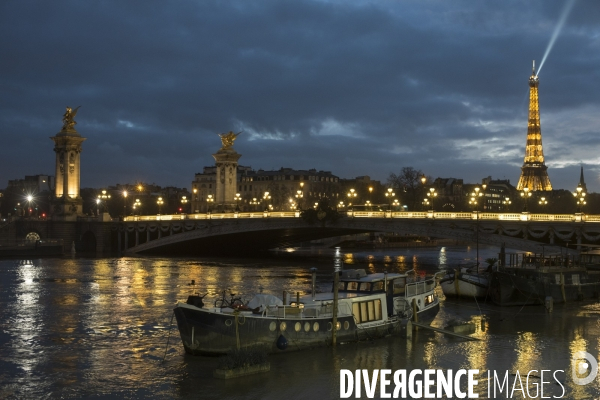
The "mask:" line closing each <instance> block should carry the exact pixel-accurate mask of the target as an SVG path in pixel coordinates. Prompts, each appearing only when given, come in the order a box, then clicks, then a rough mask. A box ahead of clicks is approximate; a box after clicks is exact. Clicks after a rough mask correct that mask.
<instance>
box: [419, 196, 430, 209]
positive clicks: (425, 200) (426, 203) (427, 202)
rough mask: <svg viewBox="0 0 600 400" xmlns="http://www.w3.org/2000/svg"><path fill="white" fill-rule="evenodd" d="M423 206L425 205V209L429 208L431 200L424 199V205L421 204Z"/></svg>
mask: <svg viewBox="0 0 600 400" xmlns="http://www.w3.org/2000/svg"><path fill="white" fill-rule="evenodd" d="M421 204H423V208H429V199H427V198H425V199H423V203H421Z"/></svg>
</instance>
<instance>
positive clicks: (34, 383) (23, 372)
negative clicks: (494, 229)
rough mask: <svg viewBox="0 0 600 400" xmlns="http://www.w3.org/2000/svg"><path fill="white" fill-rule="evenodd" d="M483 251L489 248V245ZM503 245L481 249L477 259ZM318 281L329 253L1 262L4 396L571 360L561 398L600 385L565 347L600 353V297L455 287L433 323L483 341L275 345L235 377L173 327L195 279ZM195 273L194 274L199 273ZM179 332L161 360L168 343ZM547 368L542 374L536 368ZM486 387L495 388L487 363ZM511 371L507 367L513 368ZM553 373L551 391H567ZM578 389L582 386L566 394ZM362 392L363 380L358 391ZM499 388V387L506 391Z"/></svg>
mask: <svg viewBox="0 0 600 400" xmlns="http://www.w3.org/2000/svg"><path fill="white" fill-rule="evenodd" d="M464 250H465V249H464V248H462V251H461V249H460V248H445V249H444V251H441V249H440V248H432V249H417V250H414V249H399V250H369V251H357V252H353V253H346V252H343V251H342V252H341V257H342V258H343V259H344V261H345V264H346V268H354V267H363V268H364V267H366V268H368V269H370V270H373V271H383V270H388V271H389V272H394V271H402V270H406V269H413V268H417V269H419V268H423V269H429V270H431V271H435V270H437V268H438V266H437V265H438V263H440V262H442V261H443V260H445V261H444V263H445V264H446V265H455V264H459V263H464V262H465V260H466V261H467V262H468V261H469V260H472V259H473V254H472V253H473V251H471V250H469V251H467V252H465V251H464ZM486 251H487V253H486ZM494 255H495V249H487V250H486V249H485V248H484V249H482V248H480V256H481V257H482V259H485V258H487V257H493V256H494ZM315 264H316V266H317V267H318V269H319V272H318V288H319V290H328V289H329V287H330V283H329V279H330V277H331V272H332V262H324V263H318V262H315V263H307V262H305V261H298V260H295V259H294V260H288V259H285V260H282V259H271V260H260V261H259V260H250V261H242V260H226V259H202V260H197V259H166V258H120V259H74V260H71V259H48V260H34V261H33V262H32V263H26V262H19V261H13V260H4V261H0V398H6V397H8V398H10V397H15V398H37V397H41V398H44V397H51V398H55V397H61V396H62V397H66V398H69V397H71V398H82V397H92V398H122V397H135V398H146V397H156V398H203V399H223V398H225V399H228V398H230V399H254V398H261V399H270V398H272V399H281V398H289V399H296V398H307V397H311V396H312V397H315V398H325V399H327V398H338V397H339V370H340V368H346V369H351V370H354V369H369V370H373V369H381V368H389V369H392V370H395V369H413V368H421V369H425V368H441V369H449V368H451V369H453V370H456V369H461V368H465V369H470V368H476V369H480V372H481V373H482V374H485V373H486V372H487V371H488V370H496V371H498V373H502V374H504V372H506V371H509V372H510V373H511V374H513V373H515V372H516V371H517V370H519V371H521V373H523V371H525V373H526V372H527V371H529V370H532V369H538V370H540V369H563V370H566V371H567V374H566V375H565V374H563V375H562V380H563V382H565V383H564V384H565V386H566V388H567V396H566V397H565V398H585V397H588V396H598V394H599V393H600V390H599V386H598V383H597V380H596V381H594V382H593V383H592V384H590V385H588V386H585V387H579V386H576V385H573V384H572V382H571V380H570V358H571V355H572V354H574V353H575V352H576V351H580V350H585V351H588V352H590V353H592V354H593V355H594V356H598V355H599V350H598V349H599V348H600V347H599V342H600V325H599V324H598V315H599V313H600V307H599V306H598V305H586V306H582V305H580V304H570V305H567V306H560V305H555V311H554V313H552V314H547V313H545V311H544V309H543V307H535V306H534V307H524V308H521V307H515V308H498V307H494V306H492V305H490V304H487V303H485V302H481V303H479V304H476V303H474V302H466V301H465V302H456V301H451V300H447V301H445V302H443V303H442V309H441V311H440V313H439V314H438V317H437V318H436V320H435V321H434V323H433V325H435V326H438V327H446V326H448V325H454V324H457V323H467V322H468V323H471V324H472V325H473V327H474V328H473V329H474V331H475V333H474V334H473V335H474V336H476V337H479V338H481V339H482V340H481V341H476V342H471V341H470V342H467V341H464V340H461V339H458V338H453V337H446V336H443V335H440V334H437V333H433V332H430V331H427V330H423V329H420V330H418V331H417V332H415V334H414V336H413V339H412V340H410V341H406V340H403V339H400V338H398V337H391V338H385V339H382V340H378V341H372V342H363V343H359V344H347V345H342V346H339V347H337V348H335V349H332V348H324V349H323V348H321V349H314V350H310V351H306V352H302V353H289V354H280V355H273V356H270V362H271V365H272V369H271V372H269V373H267V374H262V375H256V376H249V377H244V378H239V379H238V380H236V381H235V382H234V383H230V382H227V384H224V383H223V381H218V380H215V379H213V378H212V372H213V370H214V369H215V368H216V366H217V365H218V360H217V359H215V358H206V357H191V356H187V355H185V354H184V352H183V348H182V346H181V342H180V339H179V336H178V332H177V330H176V328H175V326H174V325H173V326H171V325H170V322H171V316H172V311H171V310H172V308H173V306H174V305H175V304H176V302H177V301H178V300H185V298H186V297H187V295H188V294H190V293H192V292H199V293H202V294H204V293H208V295H207V297H206V298H205V302H206V303H208V304H211V303H213V302H214V301H215V300H216V299H217V298H219V297H220V295H221V292H222V290H223V289H228V290H231V291H233V292H234V293H236V294H239V295H241V296H242V297H244V298H246V299H249V297H250V296H251V294H252V293H253V292H255V291H256V289H257V288H258V287H259V286H262V288H263V290H264V292H270V293H275V294H277V295H280V293H281V291H283V290H286V291H288V292H295V291H300V292H301V293H307V292H308V291H309V290H310V289H309V288H310V280H311V277H310V272H309V271H308V269H309V268H310V267H311V266H315ZM192 279H193V280H195V284H194V285H191V281H192ZM169 334H170V338H169V341H170V345H169V347H168V349H167V356H166V361H165V363H161V361H162V359H163V356H164V355H165V345H166V342H167V338H168V337H169ZM538 376H539V374H538ZM480 378H481V385H480V386H478V389H479V393H480V398H486V397H487V393H486V392H485V388H487V386H486V385H487V383H486V381H485V375H480ZM511 379H512V375H511ZM558 389H560V388H559V387H558V386H557V385H554V386H552V387H549V388H548V392H545V394H546V395H548V393H550V395H552V394H560V391H558V392H556V391H557V390H558ZM571 395H572V396H576V397H571ZM363 396H364V392H363ZM500 398H501V397H500Z"/></svg>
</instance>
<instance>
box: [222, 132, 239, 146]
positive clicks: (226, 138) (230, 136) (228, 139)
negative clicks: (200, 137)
mask: <svg viewBox="0 0 600 400" xmlns="http://www.w3.org/2000/svg"><path fill="white" fill-rule="evenodd" d="M240 133H242V132H238V133H233V132H232V131H229V133H219V134H218V135H219V137H220V138H221V143H222V144H223V147H221V150H227V149H230V148H231V147H233V142H235V139H237V137H238V135H239V134H240Z"/></svg>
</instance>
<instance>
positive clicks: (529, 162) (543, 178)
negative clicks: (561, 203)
mask: <svg viewBox="0 0 600 400" xmlns="http://www.w3.org/2000/svg"><path fill="white" fill-rule="evenodd" d="M539 83H540V80H539V78H538V77H537V76H536V74H535V61H534V62H533V72H532V73H531V76H530V77H529V122H528V124H527V145H526V146H525V160H524V162H523V166H522V167H521V178H519V183H518V184H517V190H523V189H524V188H528V189H529V190H530V191H536V190H539V191H547V190H552V184H551V183H550V178H549V177H548V167H546V164H544V150H543V149H542V129H541V128H540V106H539V103H538V85H539Z"/></svg>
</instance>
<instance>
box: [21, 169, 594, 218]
mask: <svg viewBox="0 0 600 400" xmlns="http://www.w3.org/2000/svg"><path fill="white" fill-rule="evenodd" d="M425 182H426V178H425V176H422V177H421V183H422V184H423V185H424V184H425ZM486 187H487V185H485V184H483V185H481V188H479V187H475V188H474V191H473V192H471V194H470V196H469V205H471V206H473V207H474V208H475V209H476V210H477V209H478V199H479V197H482V196H484V192H485V189H486ZM303 188H304V182H302V183H300V189H298V190H297V191H296V194H295V195H294V197H295V198H296V201H294V199H293V198H290V199H289V203H290V208H292V209H295V208H297V207H298V206H299V205H300V202H301V201H302V198H303V197H304V192H303ZM137 189H138V191H139V192H142V191H143V187H142V186H141V185H138V186H137ZM482 189H483V190H482ZM368 190H369V199H368V200H366V201H365V205H366V206H371V205H372V203H371V195H372V193H373V187H369V188H368ZM194 193H197V189H195V188H194ZM532 194H533V193H532V192H531V191H530V190H529V188H524V189H523V190H522V191H521V197H522V198H523V199H524V200H525V208H524V210H523V211H525V212H527V210H528V206H529V198H530V197H531V196H532ZM347 196H348V207H349V206H352V204H353V201H355V199H356V197H357V196H358V193H357V192H356V190H355V189H350V191H349V192H348V193H347ZM395 196H396V193H395V192H394V189H393V188H391V187H390V188H387V191H386V193H385V197H386V198H387V199H388V203H389V206H390V209H391V207H392V206H400V202H399V200H398V199H397V198H395ZM437 196H438V193H437V192H436V190H435V188H429V192H427V197H426V198H424V199H423V205H424V206H429V205H430V206H431V208H430V209H431V211H433V210H434V208H435V204H434V201H435V198H436V197H437ZM573 196H574V197H575V199H576V201H577V212H581V209H582V207H583V206H584V205H586V204H587V203H586V201H585V196H586V192H585V190H584V188H583V187H582V185H581V183H580V184H579V185H578V186H577V188H576V190H575V192H574V193H573ZM127 197H128V192H127V191H126V190H124V191H123V202H124V205H123V211H124V215H127ZM110 198H111V195H110V194H108V193H107V191H106V190H102V192H101V194H99V195H98V197H97V199H96V205H97V208H99V207H100V205H101V204H102V203H106V202H107V201H108V200H109V199H110ZM271 199H272V196H271V194H270V192H265V193H264V195H263V198H262V199H261V200H259V199H257V198H256V197H255V198H253V199H252V200H251V201H250V202H249V203H250V204H251V205H253V206H257V205H259V204H260V203H261V202H263V201H264V202H266V203H268V204H267V206H266V209H265V210H266V211H267V210H272V209H273V205H272V204H271ZM241 200H242V198H241V194H240V193H236V194H235V197H234V202H235V204H236V211H239V204H240V202H241ZM27 201H28V202H29V203H31V202H32V201H33V196H31V195H28V196H27ZM206 201H207V203H208V210H209V211H210V209H211V205H212V203H214V201H215V198H214V196H213V195H212V194H209V195H208V196H207V198H206ZM181 203H182V205H183V207H185V206H186V204H187V203H188V199H187V196H182V198H181ZM156 204H157V205H158V213H159V214H160V213H161V209H162V206H163V204H164V200H163V198H162V197H158V199H157V201H156ZM502 204H503V205H505V206H506V207H508V206H509V205H510V204H512V201H511V199H510V198H509V197H505V199H504V200H503V201H502ZM538 204H540V205H541V206H545V205H547V204H548V200H546V198H545V197H541V198H540V200H539V201H538ZM317 206H318V203H315V208H316V207H317ZM141 207H142V202H141V201H140V199H135V202H134V203H133V205H132V208H133V210H134V212H135V210H141ZM338 207H339V208H344V207H346V206H345V204H344V202H343V201H340V202H339V204H338ZM138 212H139V211H138Z"/></svg>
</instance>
